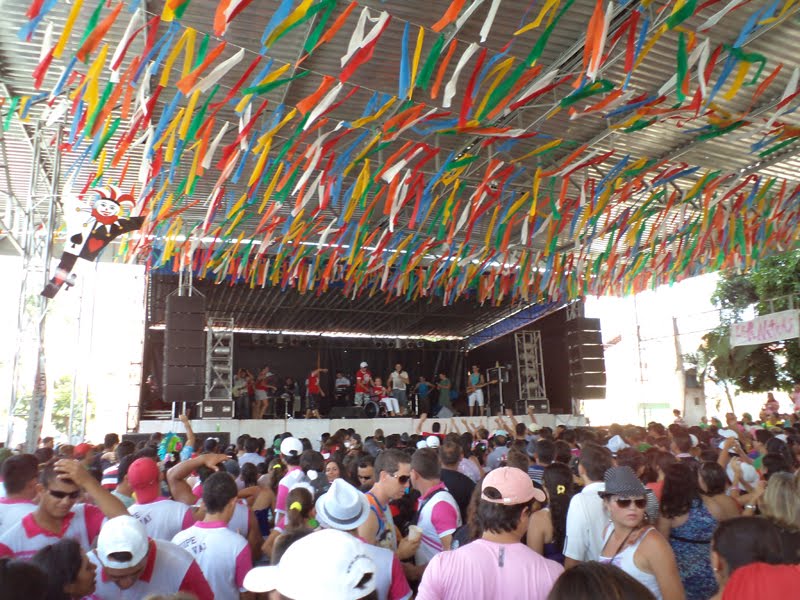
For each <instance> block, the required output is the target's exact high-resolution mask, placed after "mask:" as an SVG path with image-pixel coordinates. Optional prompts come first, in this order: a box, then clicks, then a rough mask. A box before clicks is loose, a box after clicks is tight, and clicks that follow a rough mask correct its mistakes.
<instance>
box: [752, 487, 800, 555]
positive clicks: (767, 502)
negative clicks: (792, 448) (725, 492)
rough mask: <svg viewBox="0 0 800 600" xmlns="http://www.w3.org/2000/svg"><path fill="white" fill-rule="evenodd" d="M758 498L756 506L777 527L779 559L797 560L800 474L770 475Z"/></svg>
mask: <svg viewBox="0 0 800 600" xmlns="http://www.w3.org/2000/svg"><path fill="white" fill-rule="evenodd" d="M759 489H760V490H762V491H763V493H762V494H761V496H760V498H759V499H758V501H757V502H758V508H759V509H760V510H761V514H762V515H763V516H764V517H766V518H767V519H768V520H769V521H770V522H771V523H772V524H773V525H775V527H776V528H777V530H778V533H779V535H780V538H781V546H782V548H783V562H784V563H786V564H794V565H797V564H800V478H798V475H797V474H795V475H791V474H789V473H777V474H775V475H773V476H772V477H770V480H769V482H768V483H767V485H766V487H765V488H764V487H761V488H759Z"/></svg>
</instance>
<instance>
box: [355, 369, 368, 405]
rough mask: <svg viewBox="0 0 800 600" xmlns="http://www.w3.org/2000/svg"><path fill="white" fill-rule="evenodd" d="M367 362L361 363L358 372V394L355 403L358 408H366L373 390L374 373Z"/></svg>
mask: <svg viewBox="0 0 800 600" xmlns="http://www.w3.org/2000/svg"><path fill="white" fill-rule="evenodd" d="M368 367H369V365H368V364H367V363H366V362H362V363H361V368H360V369H359V370H358V371H357V372H356V393H355V398H354V399H353V400H354V403H355V405H356V406H364V404H366V403H367V402H369V395H370V392H371V390H372V373H371V372H370V370H369V368H368Z"/></svg>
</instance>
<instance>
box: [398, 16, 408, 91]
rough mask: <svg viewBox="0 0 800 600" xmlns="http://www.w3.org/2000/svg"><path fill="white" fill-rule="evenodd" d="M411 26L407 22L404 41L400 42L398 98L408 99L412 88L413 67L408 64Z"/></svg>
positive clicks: (404, 29)
mask: <svg viewBox="0 0 800 600" xmlns="http://www.w3.org/2000/svg"><path fill="white" fill-rule="evenodd" d="M409 27H410V24H409V22H408V21H406V26H405V27H404V28H403V39H402V41H401V42H400V81H399V85H398V88H397V97H398V98H407V97H408V94H409V89H410V88H411V67H410V65H409V64H408V30H409Z"/></svg>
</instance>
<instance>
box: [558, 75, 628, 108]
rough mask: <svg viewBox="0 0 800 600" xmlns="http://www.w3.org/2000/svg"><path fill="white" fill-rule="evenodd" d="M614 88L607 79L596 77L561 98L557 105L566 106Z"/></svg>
mask: <svg viewBox="0 0 800 600" xmlns="http://www.w3.org/2000/svg"><path fill="white" fill-rule="evenodd" d="M613 89H614V84H613V83H611V82H610V81H608V80H607V79H598V80H597V81H595V82H594V83H592V84H591V85H585V86H583V87H582V88H581V89H579V90H577V91H576V92H573V93H572V94H570V95H569V96H567V97H566V98H562V99H561V102H560V103H559V105H560V106H561V108H567V107H569V106H572V105H573V104H575V103H576V102H580V101H581V100H585V99H586V98H589V97H591V96H596V95H597V94H604V93H606V92H610V91H611V90H613Z"/></svg>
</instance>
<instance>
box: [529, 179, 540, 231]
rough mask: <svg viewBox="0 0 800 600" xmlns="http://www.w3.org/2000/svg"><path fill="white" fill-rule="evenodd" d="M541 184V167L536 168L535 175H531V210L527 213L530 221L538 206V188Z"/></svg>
mask: <svg viewBox="0 0 800 600" xmlns="http://www.w3.org/2000/svg"><path fill="white" fill-rule="evenodd" d="M541 183H542V167H537V168H536V173H534V174H533V190H532V191H533V195H532V196H531V209H530V210H529V211H528V218H529V219H532V218H533V215H535V214H536V208H537V206H538V205H539V186H540V185H541Z"/></svg>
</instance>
